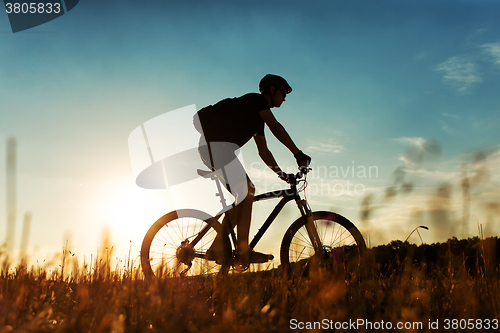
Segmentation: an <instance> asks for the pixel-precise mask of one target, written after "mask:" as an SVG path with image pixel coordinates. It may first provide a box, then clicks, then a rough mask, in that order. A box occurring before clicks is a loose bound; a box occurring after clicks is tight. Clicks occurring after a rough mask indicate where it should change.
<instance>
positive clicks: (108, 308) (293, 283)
mask: <svg viewBox="0 0 500 333" xmlns="http://www.w3.org/2000/svg"><path fill="white" fill-rule="evenodd" d="M497 241H498V240H497V239H496V238H494V239H486V240H479V239H477V238H476V239H472V240H471V239H469V240H463V241H458V240H456V239H452V240H449V241H448V242H446V243H442V244H433V245H432V246H431V245H427V246H426V245H422V246H419V247H417V246H415V245H409V244H407V243H402V242H393V243H391V244H388V245H386V246H383V247H377V248H374V249H371V250H369V253H368V257H367V258H366V262H365V263H364V265H363V267H360V269H359V270H356V271H345V270H344V269H343V268H342V267H339V268H338V269H336V270H335V271H331V270H325V269H321V268H314V267H311V268H310V269H309V270H308V273H307V274H305V272H304V271H299V272H297V273H296V274H294V275H293V276H291V277H290V278H285V277H284V276H283V274H282V273H281V271H280V270H279V269H276V270H273V271H265V272H250V273H242V274H231V275H229V276H226V277H224V278H217V277H207V278H167V279H163V280H161V281H156V282H154V283H148V282H146V281H145V280H144V279H143V277H142V273H141V271H140V267H136V266H135V265H134V263H133V262H131V261H130V260H125V261H124V262H121V263H120V265H121V266H120V265H115V266H114V267H111V265H110V262H109V258H108V257H107V256H106V255H99V256H97V257H96V258H93V262H92V263H78V260H77V258H76V257H73V256H71V255H70V254H69V253H63V255H62V258H59V259H58V260H60V262H59V265H57V266H56V268H55V269H51V270H48V269H47V268H45V267H38V266H33V267H29V268H28V267H26V266H25V265H22V264H21V265H18V266H17V267H10V266H9V262H8V259H7V258H5V256H3V257H2V267H1V275H0V332H1V333H4V332H240V333H242V332H289V331H291V330H292V329H294V328H295V329H299V328H304V330H303V331H311V332H319V331H322V330H327V329H330V328H335V325H337V328H339V327H342V325H344V328H346V330H345V331H349V330H351V331H362V332H363V331H373V329H374V328H377V325H378V328H380V329H378V330H377V331H385V330H384V328H385V329H387V328H388V326H387V325H389V324H390V325H392V326H393V328H396V325H398V323H401V324H402V325H403V327H405V326H404V325H406V328H408V329H403V330H404V331H408V332H417V331H418V332H427V331H429V332H430V331H434V332H436V331H450V332H451V331H464V330H460V326H462V328H464V325H465V327H466V329H465V331H483V330H485V328H486V327H489V328H490V330H491V331H497V330H494V329H493V328H494V327H495V325H496V327H498V322H497V321H496V320H498V319H499V317H500V316H499V306H500V288H499V274H498V268H497V267H498V266H497V264H496V263H497V260H496V251H497V248H496V245H497ZM447 319H448V320H449V321H447ZM471 319H473V320H474V321H470V320H471ZM358 320H364V321H365V322H363V325H360V326H356V329H353V327H354V326H352V325H353V324H354V323H361V322H358ZM436 320H437V321H436ZM452 320H455V321H452ZM367 321H368V322H369V323H367ZM419 323H420V324H419ZM431 324H432V325H435V324H437V325H438V328H439V330H435V329H430V328H429V326H430V325H431ZM349 325H350V326H349ZM368 325H372V326H368ZM432 325H431V326H432ZM446 325H448V326H449V330H447V329H446V328H447V326H446ZM467 325H468V326H467ZM370 327H371V328H373V329H370ZM433 328H435V326H434V327H433ZM453 328H457V329H458V330H457V329H455V330H454V329H453Z"/></svg>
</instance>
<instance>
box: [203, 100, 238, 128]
mask: <svg viewBox="0 0 500 333" xmlns="http://www.w3.org/2000/svg"><path fill="white" fill-rule="evenodd" d="M234 100H235V99H234V98H226V99H223V100H222V101H220V102H218V103H216V104H214V105H209V106H206V107H204V108H202V109H200V110H199V111H198V112H196V114H195V115H194V116H193V125H194V127H195V128H196V130H197V131H198V133H200V134H203V132H204V131H210V128H211V127H212V126H211V124H214V123H216V122H218V121H219V119H223V118H224V117H226V116H227V115H228V114H229V113H230V112H232V110H233V109H234V107H233V104H234Z"/></svg>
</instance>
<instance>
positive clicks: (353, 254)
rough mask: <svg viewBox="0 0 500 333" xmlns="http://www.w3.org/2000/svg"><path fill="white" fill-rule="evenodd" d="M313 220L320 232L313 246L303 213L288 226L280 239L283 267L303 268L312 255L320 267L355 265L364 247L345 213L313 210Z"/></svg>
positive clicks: (290, 268)
mask: <svg viewBox="0 0 500 333" xmlns="http://www.w3.org/2000/svg"><path fill="white" fill-rule="evenodd" d="M312 214H313V222H314V227H315V228H316V230H317V234H318V236H319V241H320V243H321V244H319V247H320V248H318V246H317V248H316V249H315V248H314V246H313V244H314V243H315V242H313V241H312V240H311V238H310V237H309V233H308V232H307V230H306V222H307V218H306V217H304V216H303V217H300V218H299V219H297V220H296V221H295V222H293V223H292V225H291V226H290V227H289V228H288V230H287V232H286V233H285V236H284V237H283V241H282V243H281V265H282V266H283V269H284V270H285V271H288V272H290V270H294V269H295V268H297V269H303V268H304V267H305V266H307V265H309V264H310V263H311V261H313V259H317V260H316V262H318V263H319V264H320V265H321V266H322V267H330V268H334V267H343V268H347V267H350V268H352V267H356V266H358V265H359V263H360V260H361V258H362V256H363V255H364V253H365V251H366V244H365V240H364V239H363V236H362V235H361V233H360V232H359V230H358V229H357V228H356V226H355V225H354V224H353V223H352V222H350V221H349V220H348V219H346V218H345V217H343V216H341V215H338V214H336V213H332V212H324V211H322V212H314V213H312Z"/></svg>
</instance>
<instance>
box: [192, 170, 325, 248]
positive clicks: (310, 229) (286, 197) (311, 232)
mask: <svg viewBox="0 0 500 333" xmlns="http://www.w3.org/2000/svg"><path fill="white" fill-rule="evenodd" d="M298 178H299V177H293V182H292V183H291V184H290V188H289V189H283V190H278V191H272V192H267V193H263V194H259V195H257V196H255V197H254V202H258V201H262V200H267V199H274V198H281V200H280V201H279V202H278V204H277V205H276V207H274V209H273V211H272V212H271V213H270V214H269V216H268V217H267V219H266V220H265V222H264V223H263V224H262V226H261V227H260V228H259V230H258V232H257V234H256V235H255V236H254V237H253V239H252V241H251V242H250V244H249V247H250V248H251V249H254V248H255V246H256V245H257V243H258V242H259V241H260V239H261V238H262V236H263V235H264V234H265V233H266V231H267V230H268V229H269V227H270V226H271V224H272V223H273V222H274V220H275V219H276V217H277V216H278V215H279V213H280V212H281V210H282V209H283V207H285V205H286V204H287V203H288V202H289V201H292V200H295V202H296V204H297V207H298V209H299V211H300V214H301V215H302V216H303V217H306V218H307V223H306V230H307V233H308V236H309V238H310V239H311V240H312V242H313V244H312V245H313V247H314V249H315V251H316V252H317V253H320V252H321V250H322V245H321V242H320V237H319V235H318V232H317V230H316V228H315V227H314V223H313V222H312V221H313V220H312V211H311V208H310V207H309V205H308V204H307V200H305V199H302V198H301V197H300V195H299V192H298V191H297V185H296V180H297V179H298ZM216 181H217V182H218V180H216ZM218 185H219V184H218ZM218 187H219V186H218ZM220 192H221V191H220ZM221 200H223V198H222V197H221ZM223 214H224V212H222V213H218V214H217V215H216V216H214V217H212V218H210V219H208V220H206V221H205V222H206V223H207V225H206V226H205V227H204V228H203V229H202V230H201V231H200V232H199V234H198V235H197V237H196V238H195V239H194V240H193V241H192V242H190V244H189V245H190V246H192V247H194V246H195V245H196V244H197V243H198V241H199V240H200V239H201V238H202V237H203V236H204V235H205V234H206V233H207V232H208V230H209V229H210V227H211V225H212V223H214V222H215V221H218V220H219V218H220V217H221V216H222V215H223ZM228 221H229V224H231V225H230V226H227V227H228V228H229V234H230V235H231V240H232V242H233V248H236V235H235V233H234V228H233V227H232V223H231V221H230V219H229V218H228ZM195 256H196V257H199V258H203V257H204V256H205V255H204V254H203V253H195Z"/></svg>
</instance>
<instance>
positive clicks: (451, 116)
mask: <svg viewBox="0 0 500 333" xmlns="http://www.w3.org/2000/svg"><path fill="white" fill-rule="evenodd" d="M441 115H443V116H445V117H448V118H452V119H460V117H459V116H457V115H456V114H451V113H446V112H443V113H441Z"/></svg>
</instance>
